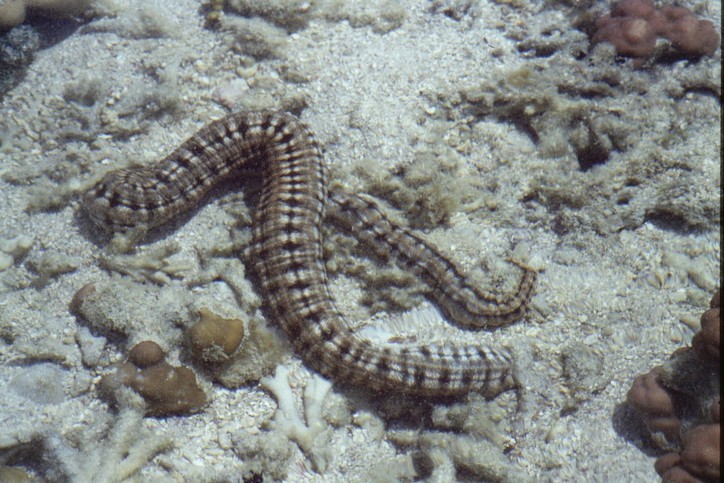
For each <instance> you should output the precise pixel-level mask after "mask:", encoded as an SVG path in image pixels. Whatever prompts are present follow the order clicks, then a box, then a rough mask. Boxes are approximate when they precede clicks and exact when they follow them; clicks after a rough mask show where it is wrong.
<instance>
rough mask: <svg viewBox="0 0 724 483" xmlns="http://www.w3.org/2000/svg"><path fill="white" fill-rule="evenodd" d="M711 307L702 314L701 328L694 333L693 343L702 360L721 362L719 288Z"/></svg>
mask: <svg viewBox="0 0 724 483" xmlns="http://www.w3.org/2000/svg"><path fill="white" fill-rule="evenodd" d="M710 307H711V308H710V309H709V310H707V311H706V312H704V314H703V315H702V316H701V330H699V332H697V333H696V334H695V335H694V338H693V340H692V341H691V345H692V346H693V347H694V350H695V351H696V354H697V355H698V356H699V357H700V358H701V359H702V360H704V361H709V362H711V363H715V364H719V361H720V360H721V359H720V355H721V352H720V351H721V347H720V343H721V338H720V336H721V312H720V309H719V291H718V290H717V292H716V295H714V298H712V300H711V304H710Z"/></svg>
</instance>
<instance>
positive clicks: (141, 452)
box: [46, 389, 173, 482]
mask: <svg viewBox="0 0 724 483" xmlns="http://www.w3.org/2000/svg"><path fill="white" fill-rule="evenodd" d="M127 391H128V392H130V389H129V390H127ZM134 396H135V398H138V396H136V395H135V394H134V395H128V397H129V398H133V397H134ZM138 399H140V398H138ZM88 439H89V442H88V443H89V444H88V445H87V446H85V447H81V448H79V449H77V448H75V447H73V446H72V445H71V444H69V442H68V441H67V440H65V439H64V438H63V437H62V436H61V435H59V434H57V433H54V434H51V435H49V436H48V437H47V438H46V447H47V448H48V450H49V459H50V460H51V461H52V462H53V463H55V464H51V466H55V467H56V468H57V471H58V473H60V474H58V475H56V476H58V477H64V478H68V479H69V480H70V481H107V482H120V481H125V480H127V479H128V478H130V477H131V476H133V475H134V474H135V473H136V472H138V471H139V470H140V469H141V468H143V466H144V465H146V463H148V462H149V461H151V459H153V457H154V456H156V455H157V454H158V453H161V452H163V451H165V450H167V449H169V448H171V447H172V446H173V441H172V440H171V438H170V437H164V436H158V435H154V434H153V433H152V432H151V431H150V430H148V429H145V428H144V427H143V410H142V409H141V408H140V407H138V405H137V404H128V405H126V404H124V405H123V407H121V409H120V411H119V413H118V416H117V418H116V421H115V424H113V426H112V427H111V428H110V429H109V431H108V434H107V436H106V438H105V439H104V440H100V441H94V440H93V438H88Z"/></svg>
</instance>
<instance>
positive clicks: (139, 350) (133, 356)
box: [128, 340, 166, 369]
mask: <svg viewBox="0 0 724 483" xmlns="http://www.w3.org/2000/svg"><path fill="white" fill-rule="evenodd" d="M165 357H166V354H165V353H164V352H163V349H161V346H160V345H158V344H156V343H155V342H153V341H151V340H144V341H143V342H139V343H138V344H136V345H135V346H134V347H133V349H131V352H129V353H128V359H129V360H130V361H131V362H132V363H133V365H135V366H136V367H138V368H139V369H145V368H146V367H151V366H155V365H156V364H158V363H159V362H161V361H162V360H163V359H164V358H165Z"/></svg>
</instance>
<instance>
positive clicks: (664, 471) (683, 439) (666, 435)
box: [627, 291, 721, 482]
mask: <svg viewBox="0 0 724 483" xmlns="http://www.w3.org/2000/svg"><path fill="white" fill-rule="evenodd" d="M720 331H721V315H720V312H719V291H717V292H716V295H714V298H712V300H711V304H710V308H709V310H707V311H706V312H704V315H702V317H701V330H700V331H699V332H698V333H697V334H696V335H695V336H694V339H693V342H692V347H686V348H682V349H679V350H677V351H676V352H674V354H673V355H672V358H671V360H669V361H668V362H667V363H666V364H664V365H663V366H657V367H655V368H654V369H653V370H651V371H650V372H649V373H647V374H644V375H641V376H638V377H637V378H636V379H635V380H634V383H633V386H632V387H631V389H630V390H629V392H628V396H627V399H628V403H629V404H630V405H631V406H633V407H634V408H636V409H637V410H639V411H640V412H641V413H643V416H644V422H645V423H646V427H647V428H648V430H649V432H650V433H651V436H652V438H653V439H654V441H655V442H656V443H657V444H658V445H659V446H661V447H662V448H663V449H665V450H666V451H668V453H666V454H664V455H663V456H661V457H660V458H658V459H657V460H656V464H655V468H656V471H657V472H658V473H659V474H660V475H661V478H662V479H663V480H664V481H673V482H697V481H707V482H708V481H719V477H720V474H721V418H720V398H721V392H720V391H721V390H720V381H719V377H720V369H719V362H720V359H719V343H720V339H719V333H720Z"/></svg>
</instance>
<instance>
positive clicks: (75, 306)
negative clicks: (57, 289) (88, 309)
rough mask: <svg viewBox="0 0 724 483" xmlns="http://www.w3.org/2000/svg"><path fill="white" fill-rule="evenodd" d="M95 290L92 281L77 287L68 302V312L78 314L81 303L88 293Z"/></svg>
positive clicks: (92, 292)
mask: <svg viewBox="0 0 724 483" xmlns="http://www.w3.org/2000/svg"><path fill="white" fill-rule="evenodd" d="M95 291H96V286H95V285H94V284H92V283H87V284H85V285H83V286H82V287H81V288H79V289H78V291H77V292H76V293H75V295H73V299H72V300H71V301H70V304H68V309H69V310H70V313H71V314H73V315H78V316H80V315H81V308H82V307H83V304H84V303H85V301H86V299H87V298H88V297H89V296H90V295H92V294H94V293H95Z"/></svg>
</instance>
